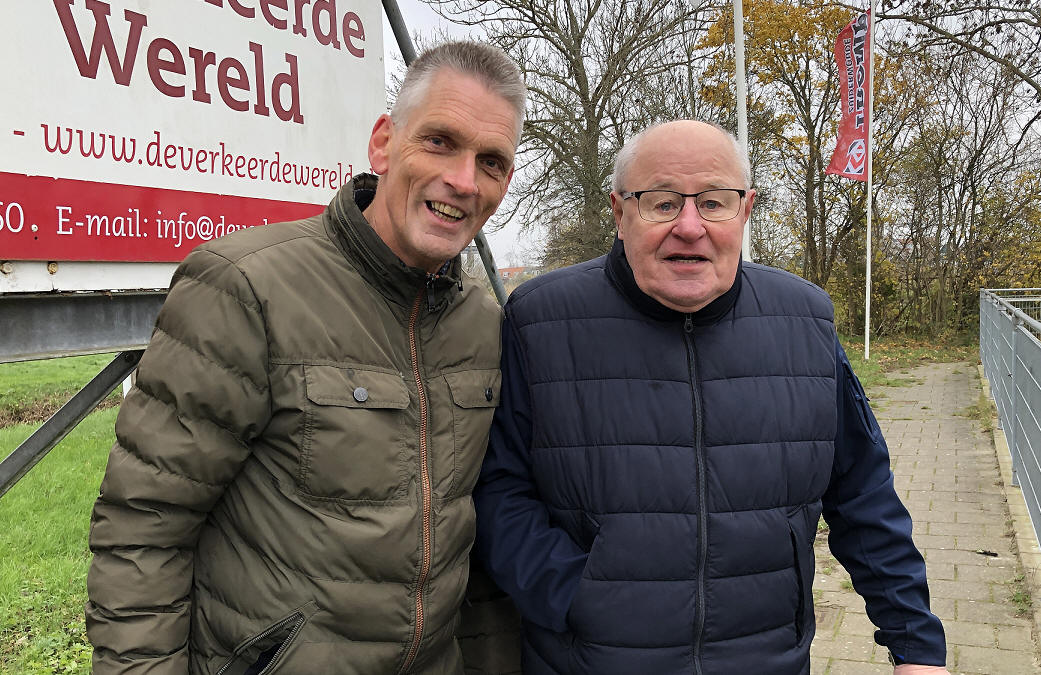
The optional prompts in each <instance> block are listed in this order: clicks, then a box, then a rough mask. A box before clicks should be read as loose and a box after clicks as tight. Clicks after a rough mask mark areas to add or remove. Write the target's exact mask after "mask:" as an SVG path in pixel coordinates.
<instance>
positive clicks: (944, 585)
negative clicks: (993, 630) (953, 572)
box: [929, 579, 1001, 602]
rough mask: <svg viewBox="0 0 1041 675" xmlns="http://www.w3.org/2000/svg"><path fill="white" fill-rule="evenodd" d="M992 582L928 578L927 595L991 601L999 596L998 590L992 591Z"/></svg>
mask: <svg viewBox="0 0 1041 675" xmlns="http://www.w3.org/2000/svg"><path fill="white" fill-rule="evenodd" d="M991 586H992V584H989V583H986V582H982V581H944V580H942V579H930V580H929V596H930V597H931V598H952V599H955V600H961V599H965V600H977V601H980V602H993V601H995V600H997V599H998V598H1000V597H1001V596H1000V590H999V591H998V593H993V592H992V588H991Z"/></svg>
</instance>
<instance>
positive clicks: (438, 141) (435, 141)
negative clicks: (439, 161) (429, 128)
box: [427, 136, 448, 148]
mask: <svg viewBox="0 0 1041 675" xmlns="http://www.w3.org/2000/svg"><path fill="white" fill-rule="evenodd" d="M427 143H429V144H430V145H433V146H435V147H438V148H443V147H445V146H446V145H448V141H446V140H445V139H444V138H443V137H441V136H428V137H427Z"/></svg>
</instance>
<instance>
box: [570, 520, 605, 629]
mask: <svg viewBox="0 0 1041 675" xmlns="http://www.w3.org/2000/svg"><path fill="white" fill-rule="evenodd" d="M578 527H579V532H578V538H577V539H576V540H575V543H576V544H578V546H579V548H581V549H582V550H583V551H585V552H586V564H585V565H583V567H582V572H581V573H580V574H579V577H578V586H577V587H576V588H575V596H574V597H573V598H572V599H571V605H570V606H569V607H568V610H567V616H566V617H565V622H566V623H567V625H568V627H569V628H570V629H571V631H572V632H573V633H574V634H575V635H587V636H588V635H590V631H589V630H588V628H589V624H590V621H591V620H592V618H593V616H592V614H593V613H591V612H590V611H588V609H589V608H588V607H587V606H586V604H587V601H588V600H589V594H591V593H592V594H594V595H598V594H600V593H602V591H603V589H602V588H601V589H599V590H598V589H597V587H596V584H595V583H591V581H590V580H591V579H592V578H593V577H592V573H591V570H592V567H593V563H594V558H595V556H596V551H597V546H598V544H599V543H600V527H601V526H600V523H599V521H597V520H596V519H595V518H594V517H593V516H591V515H590V514H589V513H587V512H585V511H583V512H582V515H581V519H580V521H579V523H578Z"/></svg>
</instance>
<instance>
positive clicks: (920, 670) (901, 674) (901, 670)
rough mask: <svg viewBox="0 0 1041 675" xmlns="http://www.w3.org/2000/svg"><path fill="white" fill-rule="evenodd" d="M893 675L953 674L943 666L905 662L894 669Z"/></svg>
mask: <svg viewBox="0 0 1041 675" xmlns="http://www.w3.org/2000/svg"><path fill="white" fill-rule="evenodd" d="M893 675H951V674H950V673H948V672H947V669H946V668H944V667H943V666H916V665H914V664H913V663H905V664H903V665H902V666H897V667H896V668H894V669H893Z"/></svg>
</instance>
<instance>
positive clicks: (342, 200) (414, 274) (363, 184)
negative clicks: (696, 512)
mask: <svg viewBox="0 0 1041 675" xmlns="http://www.w3.org/2000/svg"><path fill="white" fill-rule="evenodd" d="M377 181H378V178H377V177H376V176H374V175H373V174H369V173H363V174H359V175H357V176H355V177H354V179H353V180H351V182H349V183H347V184H346V185H344V186H343V187H341V188H340V190H339V192H337V193H336V196H335V197H334V198H333V200H332V202H330V203H329V206H328V208H327V209H326V210H325V217H326V223H327V224H328V226H329V228H330V230H331V232H332V234H333V236H334V240H335V241H336V243H337V245H338V246H339V248H340V250H341V252H342V253H343V255H344V256H345V257H346V258H347V259H348V260H350V261H351V262H352V263H354V265H355V266H356V267H357V268H358V270H359V271H360V272H361V274H362V276H363V277H365V279H366V280H367V281H368V282H369V283H370V284H372V286H373V287H374V288H375V289H376V290H377V291H379V293H380V294H381V295H382V296H383V297H385V298H386V299H387V300H389V301H390V302H393V303H395V304H398V305H401V306H403V307H406V308H408V307H411V306H412V304H413V303H414V302H415V301H416V295H417V294H418V293H419V290H420V289H421V288H422V287H423V286H424V285H425V286H426V287H427V302H426V305H427V308H428V309H429V310H431V311H435V310H438V309H440V308H441V307H443V306H444V305H447V304H448V303H449V302H451V301H452V300H453V299H454V298H455V297H456V296H457V295H458V294H459V292H460V291H461V290H462V287H463V286H462V281H461V280H460V274H461V270H462V263H461V261H460V258H459V256H456V257H455V258H453V259H452V260H449V261H448V262H447V263H445V265H444V266H443V267H442V268H441V269H440V270H439V271H438V273H437V274H429V273H427V272H426V271H425V270H421V269H419V268H418V267H410V266H408V265H406V264H405V263H404V262H402V261H401V259H400V258H398V256H397V255H395V254H394V252H393V251H392V250H390V247H389V246H387V244H386V243H384V241H383V239H381V238H380V236H379V235H378V234H376V230H374V229H372V226H371V225H370V224H369V222H368V221H367V220H365V216H363V215H362V211H364V210H365V207H367V206H368V205H369V204H370V203H372V199H373V197H374V196H375V195H376V183H377Z"/></svg>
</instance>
